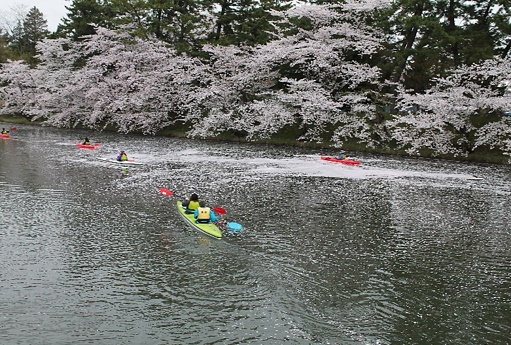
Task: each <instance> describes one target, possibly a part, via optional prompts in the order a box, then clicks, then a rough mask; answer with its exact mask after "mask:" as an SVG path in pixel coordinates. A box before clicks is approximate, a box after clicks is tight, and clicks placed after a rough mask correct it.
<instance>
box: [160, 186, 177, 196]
mask: <svg viewBox="0 0 511 345" xmlns="http://www.w3.org/2000/svg"><path fill="white" fill-rule="evenodd" d="M160 194H163V195H172V194H174V193H172V191H170V190H168V189H167V188H163V187H162V188H160Z"/></svg>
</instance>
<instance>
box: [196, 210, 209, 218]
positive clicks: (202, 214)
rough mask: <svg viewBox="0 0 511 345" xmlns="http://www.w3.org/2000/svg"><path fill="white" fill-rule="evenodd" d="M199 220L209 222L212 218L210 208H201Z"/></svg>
mask: <svg viewBox="0 0 511 345" xmlns="http://www.w3.org/2000/svg"><path fill="white" fill-rule="evenodd" d="M198 210H199V214H198V216H197V220H209V219H210V218H211V215H210V214H211V209H210V208H209V207H199V208H198Z"/></svg>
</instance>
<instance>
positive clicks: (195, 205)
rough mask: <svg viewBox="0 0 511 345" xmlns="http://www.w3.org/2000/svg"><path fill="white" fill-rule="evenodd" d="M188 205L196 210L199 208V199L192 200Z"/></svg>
mask: <svg viewBox="0 0 511 345" xmlns="http://www.w3.org/2000/svg"><path fill="white" fill-rule="evenodd" d="M187 207H188V209H189V210H196V209H198V208H199V202H198V201H190V203H189V204H188V206H187Z"/></svg>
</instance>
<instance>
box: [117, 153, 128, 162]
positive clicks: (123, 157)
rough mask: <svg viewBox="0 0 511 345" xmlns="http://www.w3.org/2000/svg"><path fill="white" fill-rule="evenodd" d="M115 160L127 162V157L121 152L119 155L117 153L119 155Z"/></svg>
mask: <svg viewBox="0 0 511 345" xmlns="http://www.w3.org/2000/svg"><path fill="white" fill-rule="evenodd" d="M117 160H118V161H119V162H124V161H127V160H128V155H127V154H126V152H124V151H121V153H119V155H118V156H117Z"/></svg>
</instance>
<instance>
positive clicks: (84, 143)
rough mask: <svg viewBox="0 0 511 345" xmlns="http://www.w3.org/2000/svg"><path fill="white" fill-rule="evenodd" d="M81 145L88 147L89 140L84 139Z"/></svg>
mask: <svg viewBox="0 0 511 345" xmlns="http://www.w3.org/2000/svg"><path fill="white" fill-rule="evenodd" d="M82 145H90V140H89V138H87V137H86V138H85V140H84V141H83V143H82Z"/></svg>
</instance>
